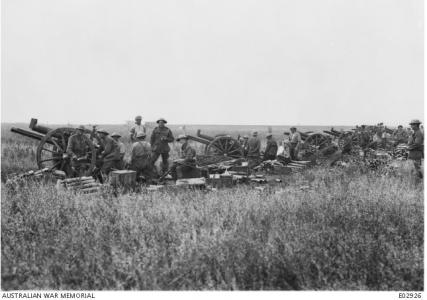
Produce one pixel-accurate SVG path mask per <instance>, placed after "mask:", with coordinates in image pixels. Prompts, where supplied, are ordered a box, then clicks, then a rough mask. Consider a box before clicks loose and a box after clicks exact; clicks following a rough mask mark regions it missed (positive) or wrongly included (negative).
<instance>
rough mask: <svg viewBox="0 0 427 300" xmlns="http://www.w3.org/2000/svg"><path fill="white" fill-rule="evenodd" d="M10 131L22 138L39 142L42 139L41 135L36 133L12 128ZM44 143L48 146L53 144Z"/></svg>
mask: <svg viewBox="0 0 427 300" xmlns="http://www.w3.org/2000/svg"><path fill="white" fill-rule="evenodd" d="M10 131H12V132H14V133H17V134H19V135H23V136H26V137H29V138H31V139H33V140H38V141H41V140H42V139H43V138H44V135H43V134H40V133H37V132H32V131H28V130H24V129H21V128H16V127H12V128H11V129H10ZM46 142H47V143H48V144H53V143H52V142H50V141H46Z"/></svg>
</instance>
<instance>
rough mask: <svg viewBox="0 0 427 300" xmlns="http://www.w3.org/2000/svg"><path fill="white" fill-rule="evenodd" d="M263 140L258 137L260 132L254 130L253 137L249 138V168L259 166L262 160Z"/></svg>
mask: <svg viewBox="0 0 427 300" xmlns="http://www.w3.org/2000/svg"><path fill="white" fill-rule="evenodd" d="M260 150H261V141H260V140H259V138H258V132H257V131H255V130H254V131H252V137H251V138H250V139H249V140H248V155H247V157H248V160H249V168H253V167H255V166H257V165H258V164H259V163H260V161H261V158H260Z"/></svg>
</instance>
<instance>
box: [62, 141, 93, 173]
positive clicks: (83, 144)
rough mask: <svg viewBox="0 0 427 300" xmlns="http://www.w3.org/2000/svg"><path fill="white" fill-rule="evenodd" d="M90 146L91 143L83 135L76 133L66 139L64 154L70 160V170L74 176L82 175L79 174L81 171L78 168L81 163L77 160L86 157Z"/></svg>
mask: <svg viewBox="0 0 427 300" xmlns="http://www.w3.org/2000/svg"><path fill="white" fill-rule="evenodd" d="M91 146H92V142H91V141H90V139H89V138H88V137H87V136H86V135H84V134H77V133H76V134H73V135H72V136H70V138H69V139H68V145H67V150H66V152H67V154H68V155H69V156H70V158H71V168H72V169H73V172H74V173H76V174H75V175H77V176H81V175H83V174H80V173H81V171H82V170H80V168H81V167H82V166H83V163H82V162H79V161H78V160H77V159H78V158H83V157H86V156H87V154H88V151H89V149H90V148H91Z"/></svg>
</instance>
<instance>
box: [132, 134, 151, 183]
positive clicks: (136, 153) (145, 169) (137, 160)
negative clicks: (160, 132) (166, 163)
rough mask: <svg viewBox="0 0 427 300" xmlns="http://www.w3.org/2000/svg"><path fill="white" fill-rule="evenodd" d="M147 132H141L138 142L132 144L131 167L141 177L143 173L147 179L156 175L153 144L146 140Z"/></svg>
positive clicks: (138, 135) (137, 136)
mask: <svg viewBox="0 0 427 300" xmlns="http://www.w3.org/2000/svg"><path fill="white" fill-rule="evenodd" d="M145 137H146V134H145V133H144V132H139V133H138V134H137V135H136V142H135V143H133V144H132V149H131V159H130V169H131V170H134V171H136V176H137V178H139V177H140V176H141V175H143V176H144V177H145V178H146V179H147V181H150V180H151V179H152V178H153V177H154V170H153V163H152V159H151V145H150V143H149V142H146V141H145Z"/></svg>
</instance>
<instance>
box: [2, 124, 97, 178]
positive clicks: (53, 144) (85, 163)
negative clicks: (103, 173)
mask: <svg viewBox="0 0 427 300" xmlns="http://www.w3.org/2000/svg"><path fill="white" fill-rule="evenodd" d="M37 122H38V120H37V119H31V122H30V125H29V128H30V129H31V130H32V131H29V130H25V129H21V128H16V127H12V128H11V129H10V131H12V132H14V133H17V134H20V135H23V136H26V137H28V138H31V139H34V140H38V141H39V145H38V146H37V152H36V160H37V166H38V168H39V169H45V168H47V169H49V170H52V171H54V170H61V171H64V172H65V174H66V176H67V177H69V176H72V174H73V170H72V168H71V164H70V158H69V157H68V155H67V153H66V151H67V146H68V140H69V138H70V136H71V135H73V134H74V133H75V131H76V130H75V128H71V127H60V128H55V129H52V128H49V127H46V126H42V125H38V124H37ZM94 130H95V127H94V128H93V130H89V129H86V130H85V134H88V135H91V137H92V136H93V132H94ZM79 161H80V164H81V170H84V171H83V172H84V174H86V175H89V174H91V173H92V172H93V171H94V170H95V165H96V146H95V144H94V143H91V145H90V149H88V152H87V156H86V157H81V158H79Z"/></svg>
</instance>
